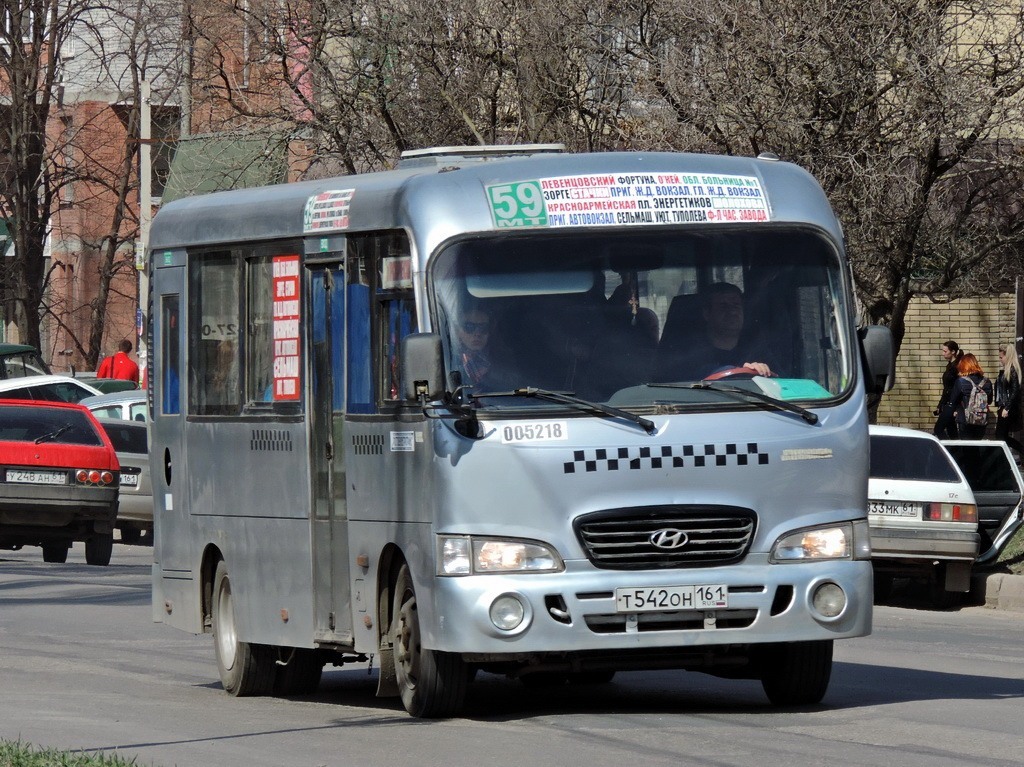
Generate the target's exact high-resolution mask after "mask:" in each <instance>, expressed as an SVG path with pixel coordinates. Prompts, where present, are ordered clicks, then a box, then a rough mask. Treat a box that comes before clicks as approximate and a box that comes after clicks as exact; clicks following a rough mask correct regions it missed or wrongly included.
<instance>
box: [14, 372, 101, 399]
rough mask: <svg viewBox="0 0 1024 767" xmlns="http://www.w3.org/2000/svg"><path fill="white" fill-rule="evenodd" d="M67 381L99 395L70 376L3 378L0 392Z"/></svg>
mask: <svg viewBox="0 0 1024 767" xmlns="http://www.w3.org/2000/svg"><path fill="white" fill-rule="evenodd" d="M67 381H73V382H74V385H75V386H81V387H82V388H83V389H88V390H90V391H94V392H96V394H99V393H100V392H99V390H98V389H96V387H95V386H90V385H89V384H87V383H83V382H82V381H78V380H76V379H74V378H71V377H70V376H61V375H39V376H21V377H19V378H4V379H3V380H0V392H5V391H10V390H12V389H25V388H27V387H29V386H45V385H46V384H53V383H66V382H67Z"/></svg>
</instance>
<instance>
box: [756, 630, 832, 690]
mask: <svg viewBox="0 0 1024 767" xmlns="http://www.w3.org/2000/svg"><path fill="white" fill-rule="evenodd" d="M761 653H762V655H761V686H762V687H763V688H764V691H765V694H766V695H767V696H768V700H770V701H771V702H772V703H773V704H774V705H776V706H808V705H813V704H815V703H820V702H821V699H822V698H824V697H825V691H826V690H828V682H829V678H830V677H831V676H832V640H830V639H829V640H822V641H817V642H782V643H779V644H771V645H767V646H765V647H763V648H762V649H761Z"/></svg>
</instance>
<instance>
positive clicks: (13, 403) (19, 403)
mask: <svg viewBox="0 0 1024 767" xmlns="http://www.w3.org/2000/svg"><path fill="white" fill-rule="evenodd" d="M0 407H41V408H51V409H61V410H85V411H86V412H89V408H86V407H82V406H81V405H79V404H78V403H77V402H57V401H54V400H43V399H3V397H2V396H0ZM89 415H90V416H92V413H89Z"/></svg>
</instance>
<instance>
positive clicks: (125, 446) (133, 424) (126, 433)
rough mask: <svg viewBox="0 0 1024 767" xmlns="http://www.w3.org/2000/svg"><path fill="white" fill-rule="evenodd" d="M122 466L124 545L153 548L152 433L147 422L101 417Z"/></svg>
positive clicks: (119, 523) (120, 506)
mask: <svg viewBox="0 0 1024 767" xmlns="http://www.w3.org/2000/svg"><path fill="white" fill-rule="evenodd" d="M98 420H99V424H100V426H102V427H103V429H104V431H106V432H107V437H109V438H110V443H111V444H112V445H113V446H114V450H115V451H116V452H117V460H118V463H120V464H121V483H120V492H119V493H118V497H117V529H118V530H120V531H121V542H122V543H132V544H134V543H139V542H140V541H142V539H143V537H144V536H145V539H146V543H147V544H148V545H150V546H152V545H153V485H152V483H151V481H150V474H149V430H148V429H147V427H146V424H145V423H139V422H138V421H129V420H125V419H123V418H117V419H114V418H99V419H98Z"/></svg>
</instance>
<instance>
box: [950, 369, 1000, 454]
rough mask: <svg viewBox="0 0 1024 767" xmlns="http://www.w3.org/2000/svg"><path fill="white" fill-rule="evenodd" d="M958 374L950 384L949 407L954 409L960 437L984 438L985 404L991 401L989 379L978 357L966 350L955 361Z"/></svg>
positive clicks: (986, 414)
mask: <svg viewBox="0 0 1024 767" xmlns="http://www.w3.org/2000/svg"><path fill="white" fill-rule="evenodd" d="M956 369H957V370H958V371H959V373H960V377H959V378H957V379H956V383H954V384H953V392H952V394H950V397H949V404H950V407H951V408H952V409H953V412H954V413H956V425H957V429H958V430H959V431H960V439H984V438H985V427H986V426H987V425H988V406H989V405H990V404H992V382H991V381H990V380H988V379H987V378H986V377H985V371H984V370H982V369H981V364H980V363H979V362H978V358H977V357H975V356H974V355H973V354H965V355H963V356H962V357H961V358H960V361H959V362H958V363H957V365H956Z"/></svg>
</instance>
